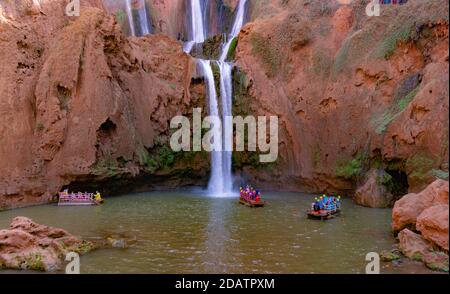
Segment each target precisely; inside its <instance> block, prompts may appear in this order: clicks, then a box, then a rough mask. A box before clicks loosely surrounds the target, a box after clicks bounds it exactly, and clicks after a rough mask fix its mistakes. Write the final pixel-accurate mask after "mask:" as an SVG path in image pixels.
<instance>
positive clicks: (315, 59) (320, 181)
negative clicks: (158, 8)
mask: <svg viewBox="0 0 450 294" xmlns="http://www.w3.org/2000/svg"><path fill="white" fill-rule="evenodd" d="M325 2H326V3H325ZM325 2H320V3H319V1H301V0H299V1H265V3H262V1H253V2H252V4H253V11H252V19H253V22H251V23H249V24H247V25H246V26H245V27H244V29H243V31H242V32H241V34H240V36H239V44H238V48H237V51H236V56H237V65H238V67H239V68H240V69H241V70H242V72H243V76H245V80H246V83H245V85H246V86H248V87H247V88H246V92H245V93H243V94H242V95H237V97H236V100H237V101H238V102H239V103H238V102H236V104H237V107H235V110H236V111H237V112H238V111H240V108H242V107H241V105H250V107H248V108H249V111H242V112H244V113H245V112H250V113H252V114H256V115H268V114H272V115H278V116H279V118H280V135H279V141H280V155H279V158H278V161H277V162H276V163H275V164H272V165H266V168H265V166H264V165H262V166H258V168H254V167H252V166H250V165H249V166H247V167H245V168H243V170H244V173H245V174H247V175H248V177H249V178H250V179H251V180H252V181H255V182H257V183H258V185H263V186H264V185H265V183H270V184H267V186H268V188H271V189H289V190H309V191H331V192H335V191H347V192H349V193H352V192H353V191H354V190H355V188H356V187H355V183H357V182H358V179H361V178H364V176H365V175H366V173H367V171H369V170H370V168H371V167H377V166H381V167H382V168H385V169H392V170H393V171H394V172H396V173H397V172H398V173H405V175H406V180H405V183H401V181H399V184H403V185H404V186H405V187H408V188H409V192H418V191H421V190H422V189H423V188H425V187H426V186H427V185H428V184H430V183H431V182H432V181H433V180H435V179H436V175H438V176H440V177H442V178H446V177H448V147H447V145H448V144H446V143H445V142H447V141H448V93H449V90H448V85H447V84H448V28H447V21H446V20H445V19H446V18H447V17H446V13H444V12H443V10H442V8H443V7H448V2H447V1H434V2H433V3H430V4H429V6H427V8H425V6H424V5H428V4H426V3H425V2H424V1H415V0H411V1H408V3H407V4H405V5H391V7H383V16H382V17H376V18H369V17H366V15H365V13H364V8H365V6H364V5H362V4H361V2H357V1H352V4H350V5H339V4H338V3H337V1H325ZM266 8H267V9H266ZM412 11H414V14H413V13H412ZM417 11H419V12H418V13H416V12H417ZM409 22H411V23H415V26H409V25H408V23H409ZM402 33H404V34H405V36H406V37H405V40H404V41H402V40H401V38H399V37H398V36H399V34H402ZM430 130H433V131H430ZM274 179H276V180H274ZM269 186H270V187H269Z"/></svg>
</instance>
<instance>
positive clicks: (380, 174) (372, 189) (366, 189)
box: [353, 169, 393, 208]
mask: <svg viewBox="0 0 450 294" xmlns="http://www.w3.org/2000/svg"><path fill="white" fill-rule="evenodd" d="M384 174H385V171H384V170H378V169H372V170H371V171H370V172H369V174H368V176H367V179H366V182H365V183H364V184H363V185H362V186H361V187H359V188H358V189H357V190H356V193H355V196H354V197H353V199H354V200H355V202H356V203H357V204H359V205H363V206H367V207H372V208H385V207H389V206H391V205H392V202H393V196H392V194H391V193H390V192H389V191H388V190H387V189H386V187H385V186H384V185H383V178H384Z"/></svg>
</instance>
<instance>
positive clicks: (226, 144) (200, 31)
mask: <svg viewBox="0 0 450 294" xmlns="http://www.w3.org/2000/svg"><path fill="white" fill-rule="evenodd" d="M246 3H247V0H240V1H239V4H238V7H237V12H236V17H235V19H234V24H233V28H232V30H231V32H230V35H229V36H230V38H229V40H228V42H227V43H225V44H223V45H222V51H221V54H220V59H219V61H217V62H216V63H217V65H218V67H219V70H220V97H221V98H222V103H221V108H222V115H221V116H220V117H221V119H222V124H221V127H220V128H214V127H213V128H212V130H213V138H214V139H213V148H212V149H213V151H212V152H211V176H210V180H209V184H208V193H209V194H211V195H213V196H216V197H221V196H229V195H232V194H233V177H232V171H231V168H232V149H233V124H232V121H231V120H229V119H227V117H231V116H232V100H233V84H232V71H233V65H232V64H231V63H228V62H225V60H226V57H227V55H228V50H229V48H230V46H231V43H232V41H233V38H235V37H237V35H238V34H239V32H240V30H241V28H242V26H243V24H244V18H245V5H246ZM190 13H191V15H190V16H191V18H190V26H191V27H190V28H189V29H190V41H188V42H186V44H185V45H184V51H185V52H188V53H189V52H191V50H192V48H193V46H194V45H195V44H198V43H203V42H204V41H205V39H206V34H205V30H204V27H205V26H204V15H203V13H202V8H201V3H200V0H190ZM198 66H199V68H200V69H201V71H202V73H203V75H204V77H205V79H206V83H207V92H208V99H209V115H210V116H216V117H219V103H218V99H217V92H216V85H215V81H214V74H213V70H212V67H211V61H209V60H202V59H199V60H198ZM218 146H219V147H220V148H219V149H220V150H221V151H215V150H217V147H218Z"/></svg>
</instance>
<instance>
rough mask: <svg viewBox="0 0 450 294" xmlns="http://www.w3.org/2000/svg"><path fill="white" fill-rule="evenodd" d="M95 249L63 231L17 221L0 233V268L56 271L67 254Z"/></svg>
mask: <svg viewBox="0 0 450 294" xmlns="http://www.w3.org/2000/svg"><path fill="white" fill-rule="evenodd" d="M92 249H94V245H93V244H92V243H90V242H88V241H84V240H81V239H79V238H77V237H75V236H73V235H71V234H69V233H68V232H66V231H65V230H63V229H59V228H54V227H49V226H45V225H40V224H37V223H35V222H33V221H32V220H31V219H29V218H26V217H20V216H19V217H16V218H14V219H13V220H12V222H11V225H10V227H9V229H4V230H0V268H9V269H21V270H38V271H57V270H60V269H61V265H62V262H63V260H64V258H65V256H66V254H67V253H69V252H77V253H79V254H85V253H87V252H89V251H91V250H92Z"/></svg>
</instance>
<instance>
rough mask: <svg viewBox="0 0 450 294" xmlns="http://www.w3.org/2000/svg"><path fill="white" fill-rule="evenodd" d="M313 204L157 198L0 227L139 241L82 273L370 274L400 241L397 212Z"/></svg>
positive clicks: (3, 219) (97, 257) (173, 195)
mask: <svg viewBox="0 0 450 294" xmlns="http://www.w3.org/2000/svg"><path fill="white" fill-rule="evenodd" d="M312 198H313V196H312V195H307V194H298V193H296V194H294V193H271V194H266V195H265V199H266V200H268V202H269V204H268V205H267V206H266V207H264V208H258V209H252V208H248V207H244V206H241V205H239V204H238V201H237V198H210V197H207V196H206V195H203V194H202V193H200V192H151V193H142V194H133V195H125V196H122V197H114V198H108V199H107V200H106V204H105V205H102V206H95V207H57V206H55V205H44V206H37V207H29V208H24V209H17V210H11V211H4V212H1V213H0V228H7V227H8V226H9V223H10V222H11V219H12V218H13V217H15V216H19V215H21V216H27V217H30V218H32V219H33V220H34V221H36V222H38V223H41V224H47V225H51V226H56V227H61V228H64V229H66V230H68V231H69V232H71V233H72V234H75V235H78V236H81V237H83V238H101V237H104V236H107V235H109V234H120V235H122V236H125V237H126V238H127V239H131V240H135V242H134V243H133V244H132V245H131V246H130V247H129V248H126V249H101V250H97V251H94V252H92V253H89V254H87V255H85V256H82V258H81V271H82V273H364V271H365V265H366V261H365V255H366V254H367V253H368V252H372V251H374V252H380V251H381V250H385V249H391V248H392V245H393V244H395V240H394V238H393V237H392V235H391V233H390V218H391V210H390V209H369V208H364V207H360V206H357V205H355V204H353V203H352V201H351V200H348V199H344V201H343V214H342V215H341V216H340V217H337V218H335V219H332V220H329V221H315V220H309V219H307V218H306V216H305V213H304V211H305V210H306V209H307V208H308V207H309V205H310V202H311V199H312ZM382 271H383V272H408V273H415V272H427V270H426V269H425V267H423V266H422V265H420V264H408V265H405V266H403V267H398V268H395V267H394V268H393V267H392V265H385V266H384V267H383V269H382ZM3 272H6V271H3ZM8 272H10V271H8Z"/></svg>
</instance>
